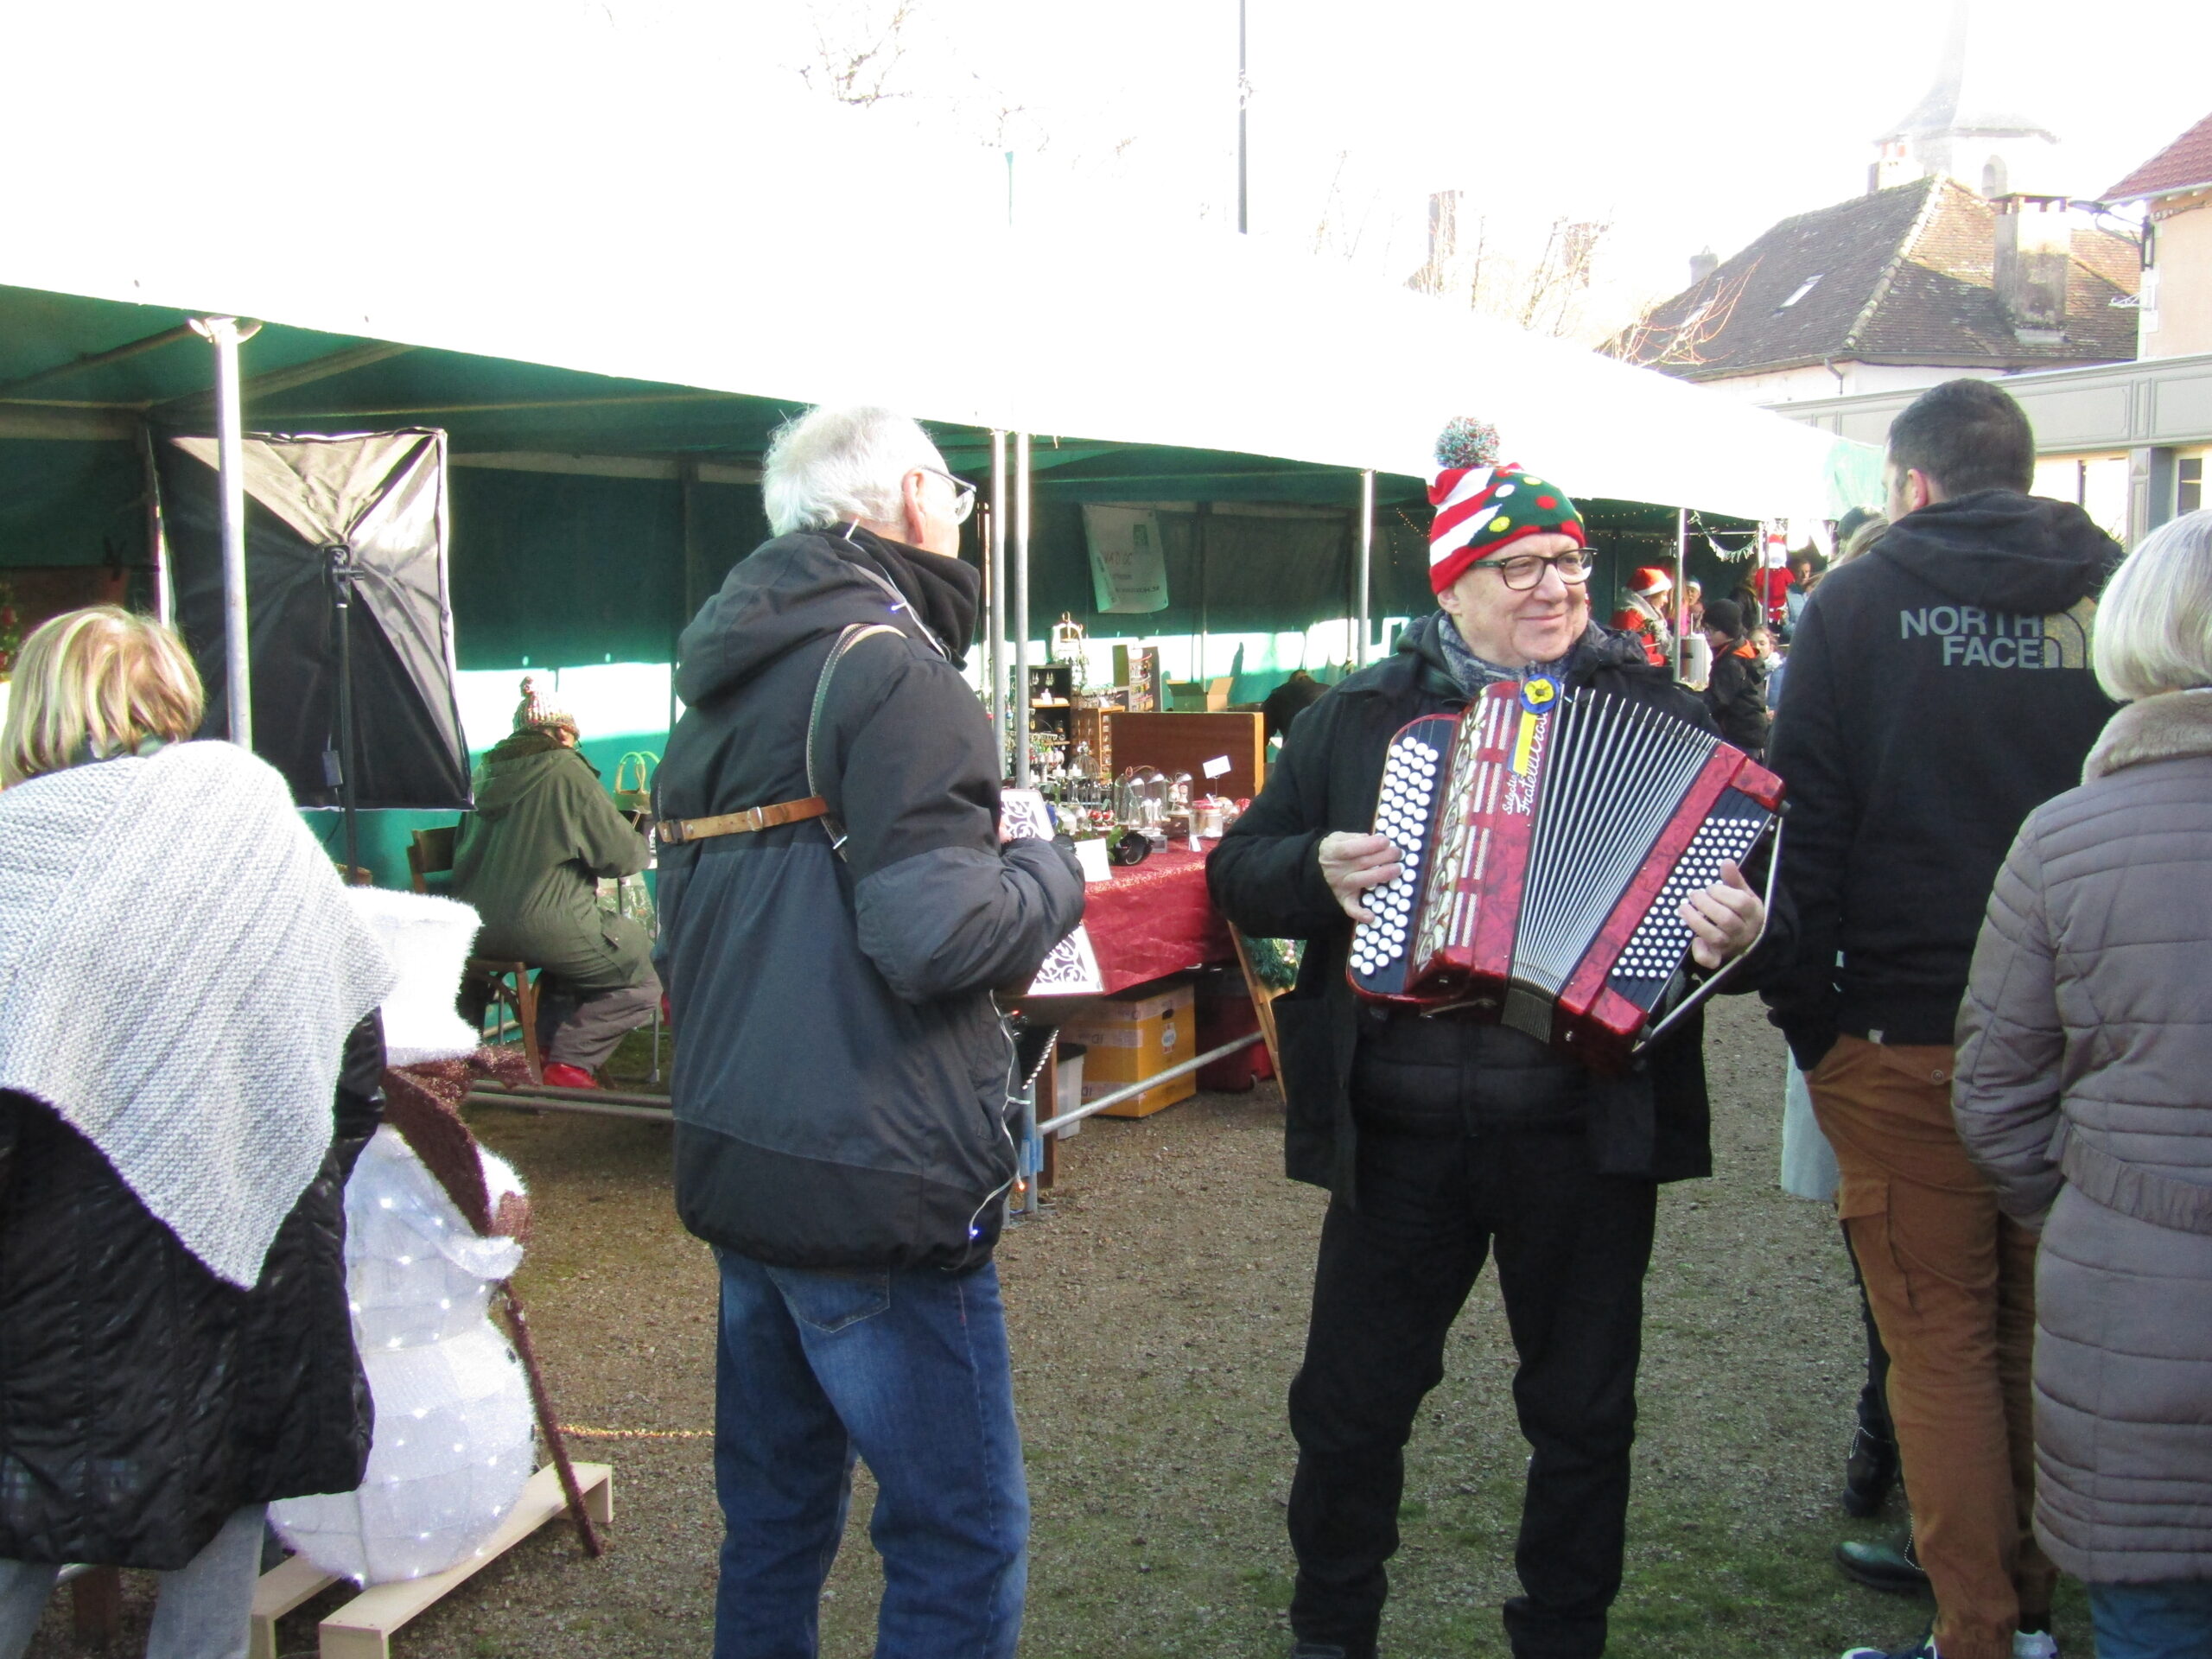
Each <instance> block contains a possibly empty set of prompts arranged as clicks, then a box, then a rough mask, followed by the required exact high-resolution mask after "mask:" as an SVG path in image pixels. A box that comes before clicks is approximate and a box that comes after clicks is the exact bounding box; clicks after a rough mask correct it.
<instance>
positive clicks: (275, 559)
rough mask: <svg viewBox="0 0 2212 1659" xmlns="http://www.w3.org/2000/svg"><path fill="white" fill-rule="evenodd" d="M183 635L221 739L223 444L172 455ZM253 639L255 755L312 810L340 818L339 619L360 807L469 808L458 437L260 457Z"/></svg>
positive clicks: (168, 448) (296, 438) (421, 432)
mask: <svg viewBox="0 0 2212 1659" xmlns="http://www.w3.org/2000/svg"><path fill="white" fill-rule="evenodd" d="M156 454H157V464H158V467H159V472H160V484H161V505H162V524H163V528H164V531H165V532H166V534H167V537H168V547H169V569H170V571H171V573H172V575H171V579H172V582H173V583H174V585H175V595H176V621H177V626H178V627H179V629H180V630H181V632H182V633H183V635H184V638H185V642H186V643H187V644H188V645H190V646H191V648H192V654H193V657H194V659H195V660H196V661H197V662H198V664H199V665H200V676H201V677H202V678H203V679H204V680H205V681H206V682H207V720H206V721H205V723H204V724H203V725H202V726H201V728H200V732H201V734H202V735H203V736H209V737H219V736H221V735H222V734H224V733H225V732H226V730H227V729H228V726H229V707H230V688H229V687H228V685H227V684H226V681H225V672H224V652H223V532H222V520H221V506H220V500H219V492H218V488H217V483H218V479H217V473H216V459H215V440H214V439H213V438H196V437H180V438H172V439H170V440H169V441H168V442H166V443H162V444H160V445H158V446H156ZM445 472H446V435H445V434H444V433H442V432H438V431H432V430H429V429H419V428H417V429H407V430H402V431H397V432H364V433H353V434H347V435H343V436H334V437H318V436H309V435H276V434H262V435H251V436H249V437H248V438H247V439H246V440H245V559H246V637H247V642H248V651H249V653H250V662H251V673H252V686H253V709H252V712H253V748H254V753H257V754H258V755H260V756H261V758H262V759H263V760H266V761H268V762H269V763H270V765H271V766H275V767H276V768H277V770H278V771H279V772H283V774H284V777H285V779H286V780H287V781H288V782H289V783H290V785H292V793H293V797H294V798H295V799H296V800H297V801H298V802H299V804H301V805H302V806H336V805H338V804H340V799H339V791H338V789H337V787H336V785H335V783H334V779H333V772H332V768H331V766H330V757H332V756H334V755H336V754H337V753H339V748H340V745H339V741H338V739H339V675H340V668H339V664H340V657H341V652H340V649H339V639H338V635H337V623H336V620H335V619H336V617H337V616H338V615H339V614H340V612H339V610H338V608H337V607H336V605H335V603H334V601H335V599H336V597H337V588H338V586H339V581H340V573H342V574H343V576H344V579H345V580H346V581H347V582H350V585H351V590H352V592H351V597H352V601H353V602H352V604H351V606H350V607H348V608H347V609H346V612H345V614H346V615H347V616H349V617H350V618H351V626H350V627H349V628H348V630H347V633H348V641H347V643H348V644H349V645H350V646H351V651H350V652H347V653H343V654H344V655H346V656H349V657H350V659H351V663H352V670H351V683H352V690H353V726H354V738H353V760H352V762H351V765H350V767H349V771H350V772H351V782H352V783H353V804H354V805H356V806H359V807H421V808H430V809H440V808H447V807H467V805H468V804H470V803H469V794H468V753H467V746H466V745H465V743H464V742H463V741H462V738H461V715H460V710H459V709H458V708H457V707H456V706H455V704H454V690H453V661H454V658H453V613H452V607H451V603H450V600H449V597H448V588H447V583H446V477H445Z"/></svg>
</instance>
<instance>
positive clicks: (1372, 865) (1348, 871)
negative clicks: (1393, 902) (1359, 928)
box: [1317, 829, 1398, 922]
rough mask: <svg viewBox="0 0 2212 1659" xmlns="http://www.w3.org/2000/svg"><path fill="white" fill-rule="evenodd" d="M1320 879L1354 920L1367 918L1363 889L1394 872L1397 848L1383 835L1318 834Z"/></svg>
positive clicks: (1396, 868) (1395, 870) (1377, 885)
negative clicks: (1319, 838) (1319, 835)
mask: <svg viewBox="0 0 2212 1659" xmlns="http://www.w3.org/2000/svg"><path fill="white" fill-rule="evenodd" d="M1317 850H1318V852H1319V855H1320V859H1321V879H1322V880H1324V881H1326V882H1327V883H1328V884H1329V891H1330V892H1331V893H1334V894H1335V895H1336V899H1337V902H1338V904H1340V905H1342V906H1344V914H1345V915H1347V916H1349V917H1351V918H1352V920H1354V921H1355V922H1364V921H1370V920H1372V919H1373V918H1371V917H1370V915H1369V914H1368V912H1367V906H1366V903H1365V900H1366V898H1367V890H1368V889H1369V888H1370V887H1381V886H1382V885H1383V883H1384V882H1385V881H1388V880H1390V879H1391V878H1393V877H1394V876H1395V875H1396V874H1398V849H1396V848H1395V847H1393V846H1392V845H1391V844H1390V842H1389V837H1388V836H1360V835H1353V834H1351V832H1349V831H1347V830H1342V829H1340V830H1338V831H1337V832H1336V833H1335V834H1334V835H1329V836H1322V837H1321V844H1320V846H1319V849H1317Z"/></svg>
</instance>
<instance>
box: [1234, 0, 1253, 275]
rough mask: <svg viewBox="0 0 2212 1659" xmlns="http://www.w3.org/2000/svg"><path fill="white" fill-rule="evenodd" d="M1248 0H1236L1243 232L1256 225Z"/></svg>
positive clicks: (1238, 207) (1238, 224) (1238, 205)
mask: <svg viewBox="0 0 2212 1659" xmlns="http://www.w3.org/2000/svg"><path fill="white" fill-rule="evenodd" d="M1246 3H1247V0H1236V234H1237V235H1239V236H1243V235H1245V234H1247V233H1248V232H1249V231H1250V230H1251V228H1252V224H1251V215H1250V211H1249V209H1250V202H1251V193H1250V189H1249V178H1248V175H1247V168H1248V159H1249V151H1250V143H1249V131H1248V129H1249V120H1250V112H1251V107H1252V80H1251V77H1250V75H1249V73H1246V68H1245V58H1244V8H1245V5H1246Z"/></svg>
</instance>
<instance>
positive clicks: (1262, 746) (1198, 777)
mask: <svg viewBox="0 0 2212 1659" xmlns="http://www.w3.org/2000/svg"><path fill="white" fill-rule="evenodd" d="M1106 728H1107V734H1108V740H1109V743H1110V744H1111V753H1112V756H1113V768H1112V774H1111V775H1113V776H1115V777H1117V778H1118V777H1119V776H1121V774H1122V772H1127V771H1128V769H1129V768H1130V767H1131V766H1155V767H1157V768H1158V769H1159V770H1160V771H1161V772H1166V773H1167V774H1168V775H1169V776H1170V777H1173V775H1174V774H1175V773H1177V772H1189V773H1190V774H1191V789H1192V792H1193V793H1194V794H1200V795H1226V796H1228V797H1229V798H1230V799H1231V800H1246V799H1249V798H1251V797H1253V796H1255V795H1257V794H1258V793H1259V792H1260V788H1261V785H1263V784H1265V783H1266V782H1267V775H1268V773H1267V767H1268V758H1267V757H1268V738H1267V723H1266V721H1264V720H1263V719H1262V716H1261V715H1259V713H1258V712H1257V711H1256V710H1255V711H1251V712H1245V711H1243V710H1229V711H1225V712H1224V713H1220V714H1198V713H1196V712H1192V713H1190V714H1154V715H1141V714H1128V713H1122V712H1114V713H1109V714H1108V715H1107V716H1106ZM1094 753H1096V751H1094ZM1224 756H1226V757H1227V758H1228V760H1229V770H1228V772H1225V773H1224V774H1223V775H1222V776H1220V777H1218V778H1208V777H1207V776H1206V775H1205V763H1206V762H1207V761H1209V760H1218V759H1220V758H1222V757H1224Z"/></svg>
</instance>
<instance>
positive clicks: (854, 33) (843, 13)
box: [798, 0, 917, 107]
mask: <svg viewBox="0 0 2212 1659" xmlns="http://www.w3.org/2000/svg"><path fill="white" fill-rule="evenodd" d="M916 10H917V0H893V3H892V4H891V6H890V8H889V10H887V11H886V10H884V9H883V8H882V7H881V6H880V5H875V4H869V3H866V0H861V3H855V4H849V5H842V6H838V7H835V8H830V7H823V8H822V9H820V10H817V11H816V12H815V14H814V43H815V49H816V52H817V55H818V58H819V61H817V62H815V63H810V64H808V65H805V66H804V67H802V68H801V69H800V70H799V72H798V73H799V79H802V80H804V82H805V83H806V84H807V86H809V87H810V89H812V90H813V91H815V92H823V93H825V94H827V95H828V96H829V97H830V98H833V99H836V100H837V102H838V103H840V104H855V105H861V106H863V107H865V106H866V105H870V104H877V103H880V102H881V101H882V100H883V99H887V98H904V97H906V93H905V92H893V91H892V90H891V86H890V83H891V77H892V75H893V73H894V72H896V70H897V69H898V67H899V60H900V59H902V58H904V57H905V56H906V38H905V37H906V26H907V24H908V23H910V22H912V21H913V19H914V14H915V11H916Z"/></svg>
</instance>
